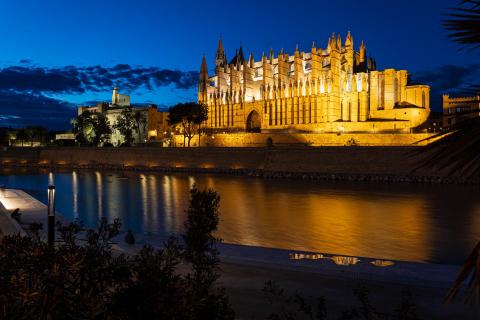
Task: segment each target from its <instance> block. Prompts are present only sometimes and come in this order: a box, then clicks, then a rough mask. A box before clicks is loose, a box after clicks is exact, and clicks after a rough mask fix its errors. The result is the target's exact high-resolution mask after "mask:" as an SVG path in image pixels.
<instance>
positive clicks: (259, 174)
mask: <svg viewBox="0 0 480 320" xmlns="http://www.w3.org/2000/svg"><path fill="white" fill-rule="evenodd" d="M2 167H3V168H12V169H15V168H17V169H18V168H23V169H48V170H52V171H57V170H62V169H69V170H104V171H147V172H165V173H200V174H205V173H208V174H222V175H236V176H247V177H254V178H262V179H292V180H310V181H332V182H375V183H409V184H411V183H413V184H460V185H472V186H479V185H480V179H478V178H475V179H472V178H468V179H467V178H461V177H442V176H425V175H415V174H411V175H397V174H383V173H382V174H356V173H322V172H290V171H272V170H264V169H246V168H198V167H160V166H141V165H136V166H125V165H111V164H86V165H75V164H73V165H72V164H65V165H58V164H57V165H51V164H48V165H46V164H32V163H29V164H21V163H4V164H3V166H2Z"/></svg>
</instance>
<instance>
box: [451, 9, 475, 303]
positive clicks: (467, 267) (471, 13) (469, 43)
mask: <svg viewBox="0 0 480 320" xmlns="http://www.w3.org/2000/svg"><path fill="white" fill-rule="evenodd" d="M448 17H449V18H448V19H446V20H445V21H444V22H443V25H444V26H445V28H446V29H447V30H448V31H450V34H449V37H450V38H451V39H452V40H453V41H455V42H456V43H458V44H460V45H461V48H463V49H467V50H468V51H474V50H477V49H479V48H480V0H463V1H461V2H460V3H459V5H458V6H457V7H455V8H452V12H451V13H449V14H448ZM468 91H470V92H471V93H478V92H479V91H480V86H478V85H473V86H471V87H470V88H469V89H468ZM474 123H475V124H478V123H479V121H476V122H474ZM468 130H470V132H469V131H468ZM473 130H476V131H477V133H478V126H474V128H473ZM466 133H467V134H468V133H472V129H471V128H470V129H469V127H466V129H465V128H464V129H462V128H460V129H459V130H458V131H457V132H455V133H453V134H452V135H455V136H462V135H465V134H466ZM476 136H477V134H474V135H473V136H472V135H468V138H469V140H470V143H469V145H470V146H473V147H474V149H476V152H473V157H477V156H478V146H480V141H479V139H478V138H477V139H475V137H476ZM472 137H473V139H472ZM472 140H473V141H472ZM456 145H457V144H456V143H452V144H451V146H453V148H455V147H456ZM475 146H476V147H475ZM449 148H450V149H451V147H448V148H446V149H445V151H446V152H448V151H450V149H449ZM462 156H463V157H462V158H464V159H466V160H472V158H473V157H472V155H470V156H468V154H467V156H466V155H465V152H464V154H463V155H462ZM465 282H467V291H466V295H465V298H464V301H465V302H467V303H476V304H480V242H478V244H477V245H476V246H475V248H474V249H473V251H472V253H471V254H470V256H469V257H468V258H467V260H466V261H465V263H464V264H463V266H462V269H461V271H460V273H459V274H458V276H457V279H455V281H454V283H453V285H452V287H451V288H450V290H449V291H448V294H447V296H446V297H445V300H444V303H445V304H448V303H450V302H451V301H453V299H454V298H455V297H456V296H457V294H458V292H459V291H460V289H461V288H462V286H463V284H464V283H465Z"/></svg>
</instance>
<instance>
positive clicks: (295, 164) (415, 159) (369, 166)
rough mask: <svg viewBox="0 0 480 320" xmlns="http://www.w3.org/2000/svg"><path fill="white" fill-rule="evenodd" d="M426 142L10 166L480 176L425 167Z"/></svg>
mask: <svg viewBox="0 0 480 320" xmlns="http://www.w3.org/2000/svg"><path fill="white" fill-rule="evenodd" d="M422 150H423V147H353V146H352V147H320V148H313V147H288V148H287V147H285V148H278V147H275V148H203V147H202V148H158V147H136V148H83V147H82V148H79V147H63V148H10V149H6V150H3V151H1V152H0V164H1V165H2V167H9V168H46V169H54V170H59V169H62V168H65V169H93V170H131V171H158V172H187V173H215V174H232V175H245V176H252V177H260V178H266V179H304V180H329V181H360V182H388V183H390V182H391V183H395V182H404V183H468V184H480V181H479V179H478V178H475V177H468V178H466V177H464V176H461V175H455V174H445V173H444V172H442V171H438V170H436V169H435V167H434V166H431V167H425V166H422V167H420V166H419V164H420V163H421V162H422V160H423V159H424V158H425V157H426V156H428V152H427V153H425V152H422Z"/></svg>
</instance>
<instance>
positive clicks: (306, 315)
mask: <svg viewBox="0 0 480 320" xmlns="http://www.w3.org/2000/svg"><path fill="white" fill-rule="evenodd" d="M263 292H264V293H265V295H266V297H267V299H268V302H269V303H270V304H272V305H273V306H274V309H275V310H277V311H276V312H275V313H272V314H271V315H270V316H269V317H268V319H269V320H300V319H308V320H326V319H338V320H354V319H358V320H417V319H418V318H417V314H416V310H415V304H414V303H413V300H412V295H411V293H410V291H405V292H404V293H403V295H402V299H401V301H400V303H399V305H398V307H397V308H396V309H395V310H394V311H393V312H392V313H382V312H379V311H377V310H376V309H375V307H374V306H373V305H372V304H371V303H370V300H369V297H368V290H367V289H366V288H365V287H363V286H359V287H357V288H355V289H354V294H355V297H356V298H357V301H358V305H357V306H354V307H351V308H349V309H346V310H344V311H342V312H341V315H340V316H339V317H335V316H330V317H329V316H328V313H327V305H326V300H325V298H324V297H320V298H317V299H306V298H304V297H303V296H302V295H300V294H299V293H294V294H293V295H290V294H287V293H286V292H285V291H284V290H283V289H281V288H278V287H277V285H276V283H275V282H273V281H267V282H266V283H265V287H264V288H263Z"/></svg>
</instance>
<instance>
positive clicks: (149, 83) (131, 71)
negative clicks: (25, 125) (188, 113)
mask: <svg viewBox="0 0 480 320" xmlns="http://www.w3.org/2000/svg"><path fill="white" fill-rule="evenodd" d="M28 63H29V62H28V60H22V62H21V64H22V65H21V66H8V67H4V68H2V69H0V90H15V91H29V92H43V93H56V94H72V93H73V94H75V93H84V92H86V91H94V92H101V91H105V90H111V88H112V87H113V86H118V87H120V88H122V89H123V90H126V91H133V90H137V89H147V90H154V89H155V88H156V87H163V86H173V87H175V88H177V89H191V88H193V87H194V86H195V85H196V84H197V80H198V72H196V71H180V70H171V69H161V68H158V67H142V66H131V65H128V64H117V65H115V66H113V67H103V66H99V65H97V66H87V67H75V66H64V67H55V68H47V67H36V66H32V65H28ZM26 64H27V65H26Z"/></svg>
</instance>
